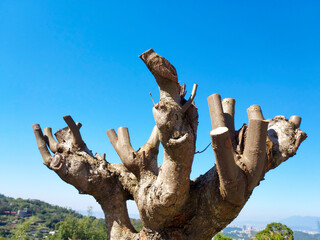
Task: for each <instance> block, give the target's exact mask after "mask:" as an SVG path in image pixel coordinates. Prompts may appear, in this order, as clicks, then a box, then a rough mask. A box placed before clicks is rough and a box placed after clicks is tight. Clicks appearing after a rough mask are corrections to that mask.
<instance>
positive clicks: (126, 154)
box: [107, 126, 160, 178]
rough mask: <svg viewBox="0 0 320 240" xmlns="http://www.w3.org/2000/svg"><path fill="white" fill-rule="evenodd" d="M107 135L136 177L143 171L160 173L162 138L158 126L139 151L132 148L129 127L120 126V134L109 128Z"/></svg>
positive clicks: (123, 161)
mask: <svg viewBox="0 0 320 240" xmlns="http://www.w3.org/2000/svg"><path fill="white" fill-rule="evenodd" d="M107 135H108V138H109V140H110V142H111V144H112V146H113V147H114V149H115V150H116V152H117V154H118V156H119V157H120V159H121V161H122V163H123V164H124V165H125V166H126V168H128V169H129V170H130V171H131V172H133V173H134V174H135V175H136V177H138V178H140V176H141V174H143V171H151V172H152V173H154V174H157V173H158V167H157V154H158V148H159V143H160V140H159V133H158V128H157V127H156V126H155V127H154V128H153V130H152V133H151V136H150V138H149V140H148V141H147V142H146V144H145V145H144V146H143V147H141V148H140V149H139V150H138V151H135V150H134V149H133V148H132V145H131V143H130V136H129V131H128V128H126V127H120V128H119V129H118V136H117V134H116V132H115V130H114V129H109V130H108V131H107Z"/></svg>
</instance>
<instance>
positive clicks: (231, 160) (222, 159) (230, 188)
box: [210, 127, 246, 205]
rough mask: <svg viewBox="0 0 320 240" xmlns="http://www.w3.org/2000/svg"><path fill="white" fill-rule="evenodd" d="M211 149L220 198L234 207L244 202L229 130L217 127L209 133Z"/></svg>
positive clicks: (243, 190)
mask: <svg viewBox="0 0 320 240" xmlns="http://www.w3.org/2000/svg"><path fill="white" fill-rule="evenodd" d="M210 135H211V143H212V148H213V150H214V155H215V158H216V163H217V170H218V174H219V183H220V193H221V196H222V197H223V198H224V199H225V200H227V201H228V202H231V203H232V204H235V205H241V204H242V203H243V202H244V200H245V196H244V193H245V187H246V185H245V181H243V180H244V176H243V174H242V171H241V169H240V168H239V167H238V165H237V164H236V162H235V159H236V156H235V153H234V151H233V147H232V143H231V139H230V134H229V130H228V128H226V127H218V128H216V129H214V130H212V131H211V132H210Z"/></svg>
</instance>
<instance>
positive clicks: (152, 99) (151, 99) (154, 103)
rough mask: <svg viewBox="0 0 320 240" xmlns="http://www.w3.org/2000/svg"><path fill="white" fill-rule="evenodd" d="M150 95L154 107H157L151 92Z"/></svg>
mask: <svg viewBox="0 0 320 240" xmlns="http://www.w3.org/2000/svg"><path fill="white" fill-rule="evenodd" d="M149 94H150V97H151V101H152V102H153V106H154V105H156V103H155V102H154V100H153V97H152V94H151V92H149Z"/></svg>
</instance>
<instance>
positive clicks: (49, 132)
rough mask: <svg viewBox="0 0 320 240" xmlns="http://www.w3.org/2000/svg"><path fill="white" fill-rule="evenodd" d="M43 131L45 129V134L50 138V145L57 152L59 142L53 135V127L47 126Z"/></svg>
mask: <svg viewBox="0 0 320 240" xmlns="http://www.w3.org/2000/svg"><path fill="white" fill-rule="evenodd" d="M43 131H44V135H45V136H46V137H47V138H48V145H49V148H50V150H51V151H52V152H53V153H56V152H57V151H58V143H57V141H56V140H55V139H54V137H53V135H52V129H51V128H49V127H46V128H45V129H44V130H43Z"/></svg>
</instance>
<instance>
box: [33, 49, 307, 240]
mask: <svg viewBox="0 0 320 240" xmlns="http://www.w3.org/2000/svg"><path fill="white" fill-rule="evenodd" d="M140 57H141V59H142V60H143V61H144V63H145V64H146V65H147V67H148V68H149V70H150V71H151V73H152V74H153V75H154V77H155V79H156V81H157V84H158V86H159V90H160V101H159V103H157V104H155V105H154V107H153V115H154V119H155V122H156V126H155V127H154V129H153V131H152V133H151V136H150V138H149V140H148V141H147V143H146V144H145V145H144V146H143V147H141V148H140V149H139V150H137V151H135V150H134V149H133V148H132V146H131V143H130V137H129V131H128V129H127V128H125V127H120V128H119V129H118V134H117V133H116V132H115V131H114V130H113V129H110V130H108V132H107V134H108V137H109V140H110V142H111V144H112V145H113V147H114V149H115V150H116V152H117V154H118V155H119V157H120V159H121V161H122V163H123V165H122V164H114V163H109V162H107V161H106V160H105V155H104V154H103V155H102V156H100V155H99V154H96V155H95V156H93V155H92V152H91V151H90V150H88V148H87V147H86V144H85V143H84V142H83V140H82V137H81V135H80V132H79V129H80V127H81V124H80V123H75V122H74V121H73V119H72V118H71V117H70V116H65V117H64V119H65V121H66V123H67V125H68V127H66V128H64V129H60V130H58V131H57V132H56V133H55V135H56V138H57V141H56V140H55V139H54V137H53V135H52V132H51V129H50V128H46V129H44V135H43V134H42V131H41V128H40V126H39V125H38V124H35V125H33V130H34V133H35V136H36V140H37V144H38V147H39V150H40V153H41V155H42V158H43V160H44V164H45V165H46V166H47V167H48V168H50V169H51V170H54V171H55V172H56V173H57V174H58V175H59V176H60V178H61V179H63V180H64V181H65V182H67V183H69V184H72V185H73V186H74V187H76V188H77V189H78V190H79V193H80V194H90V195H92V196H93V197H94V198H95V199H96V200H97V202H98V203H99V204H100V205H101V207H102V209H103V211H104V212H105V218H106V226H107V232H108V239H117V240H120V239H150V240H160V239H166V240H170V239H190V240H191V239H199V240H201V239H204V240H206V239H211V238H212V237H213V236H214V235H215V234H216V233H217V232H219V231H220V230H221V229H223V228H224V227H226V226H227V225H228V224H229V223H230V222H231V221H232V220H233V219H234V218H235V217H237V215H238V214H239V212H240V211H241V209H242V207H243V206H244V204H245V203H246V202H247V200H248V198H249V197H250V195H251V193H252V191H253V189H254V188H255V187H256V186H257V185H259V182H260V181H261V180H262V179H263V177H264V175H265V173H266V172H267V171H269V170H270V169H273V168H275V167H277V166H278V165H279V164H281V163H282V162H284V161H286V160H287V159H288V158H289V157H291V156H293V155H294V154H295V153H296V151H297V149H298V147H299V145H300V143H301V142H302V141H303V140H305V138H306V137H307V135H306V134H305V133H304V132H302V131H301V130H300V129H299V126H300V122H301V118H300V117H298V116H292V117H291V118H290V120H287V119H285V117H283V116H277V117H275V118H273V119H270V120H264V118H263V115H262V112H261V109H260V107H259V106H258V105H253V106H251V107H250V108H249V109H248V117H249V124H248V126H247V125H245V124H244V125H243V127H242V128H241V129H240V130H239V131H235V129H234V105H235V100H234V99H231V98H227V99H224V100H223V101H221V97H220V95H219V94H213V95H211V96H209V97H208V103H209V110H210V116H211V122H212V129H213V130H212V131H211V132H210V136H211V142H212V148H213V150H214V153H215V158H216V166H214V167H213V168H212V169H210V170H209V171H208V172H207V173H206V174H205V175H202V176H200V177H199V178H197V179H196V180H194V181H192V180H190V172H191V166H192V162H193V157H194V154H195V142H196V138H197V126H198V113H197V108H196V106H195V104H194V98H195V95H196V90H197V85H196V84H195V85H194V87H193V90H192V93H191V96H190V98H189V99H188V100H185V98H184V96H185V85H182V86H180V85H179V83H178V77H177V73H176V70H175V68H174V67H173V66H172V65H171V64H170V63H169V61H168V60H167V59H165V58H163V57H161V56H159V55H158V54H156V53H155V52H154V51H153V50H152V49H150V50H148V51H147V52H145V53H143V54H142V55H141V56H140ZM160 143H161V144H162V146H163V149H164V159H163V164H162V166H161V167H159V168H158V164H157V155H158V148H159V144H160ZM47 146H48V147H49V148H50V150H51V152H53V153H54V156H51V154H50V152H49V150H48V148H47ZM130 199H132V200H134V201H135V202H136V204H137V206H138V209H139V212H140V217H141V221H142V223H143V229H142V230H141V231H140V232H139V233H137V232H136V231H135V230H134V228H133V226H132V225H131V223H130V219H129V217H128V212H127V208H126V201H127V200H130Z"/></svg>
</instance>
